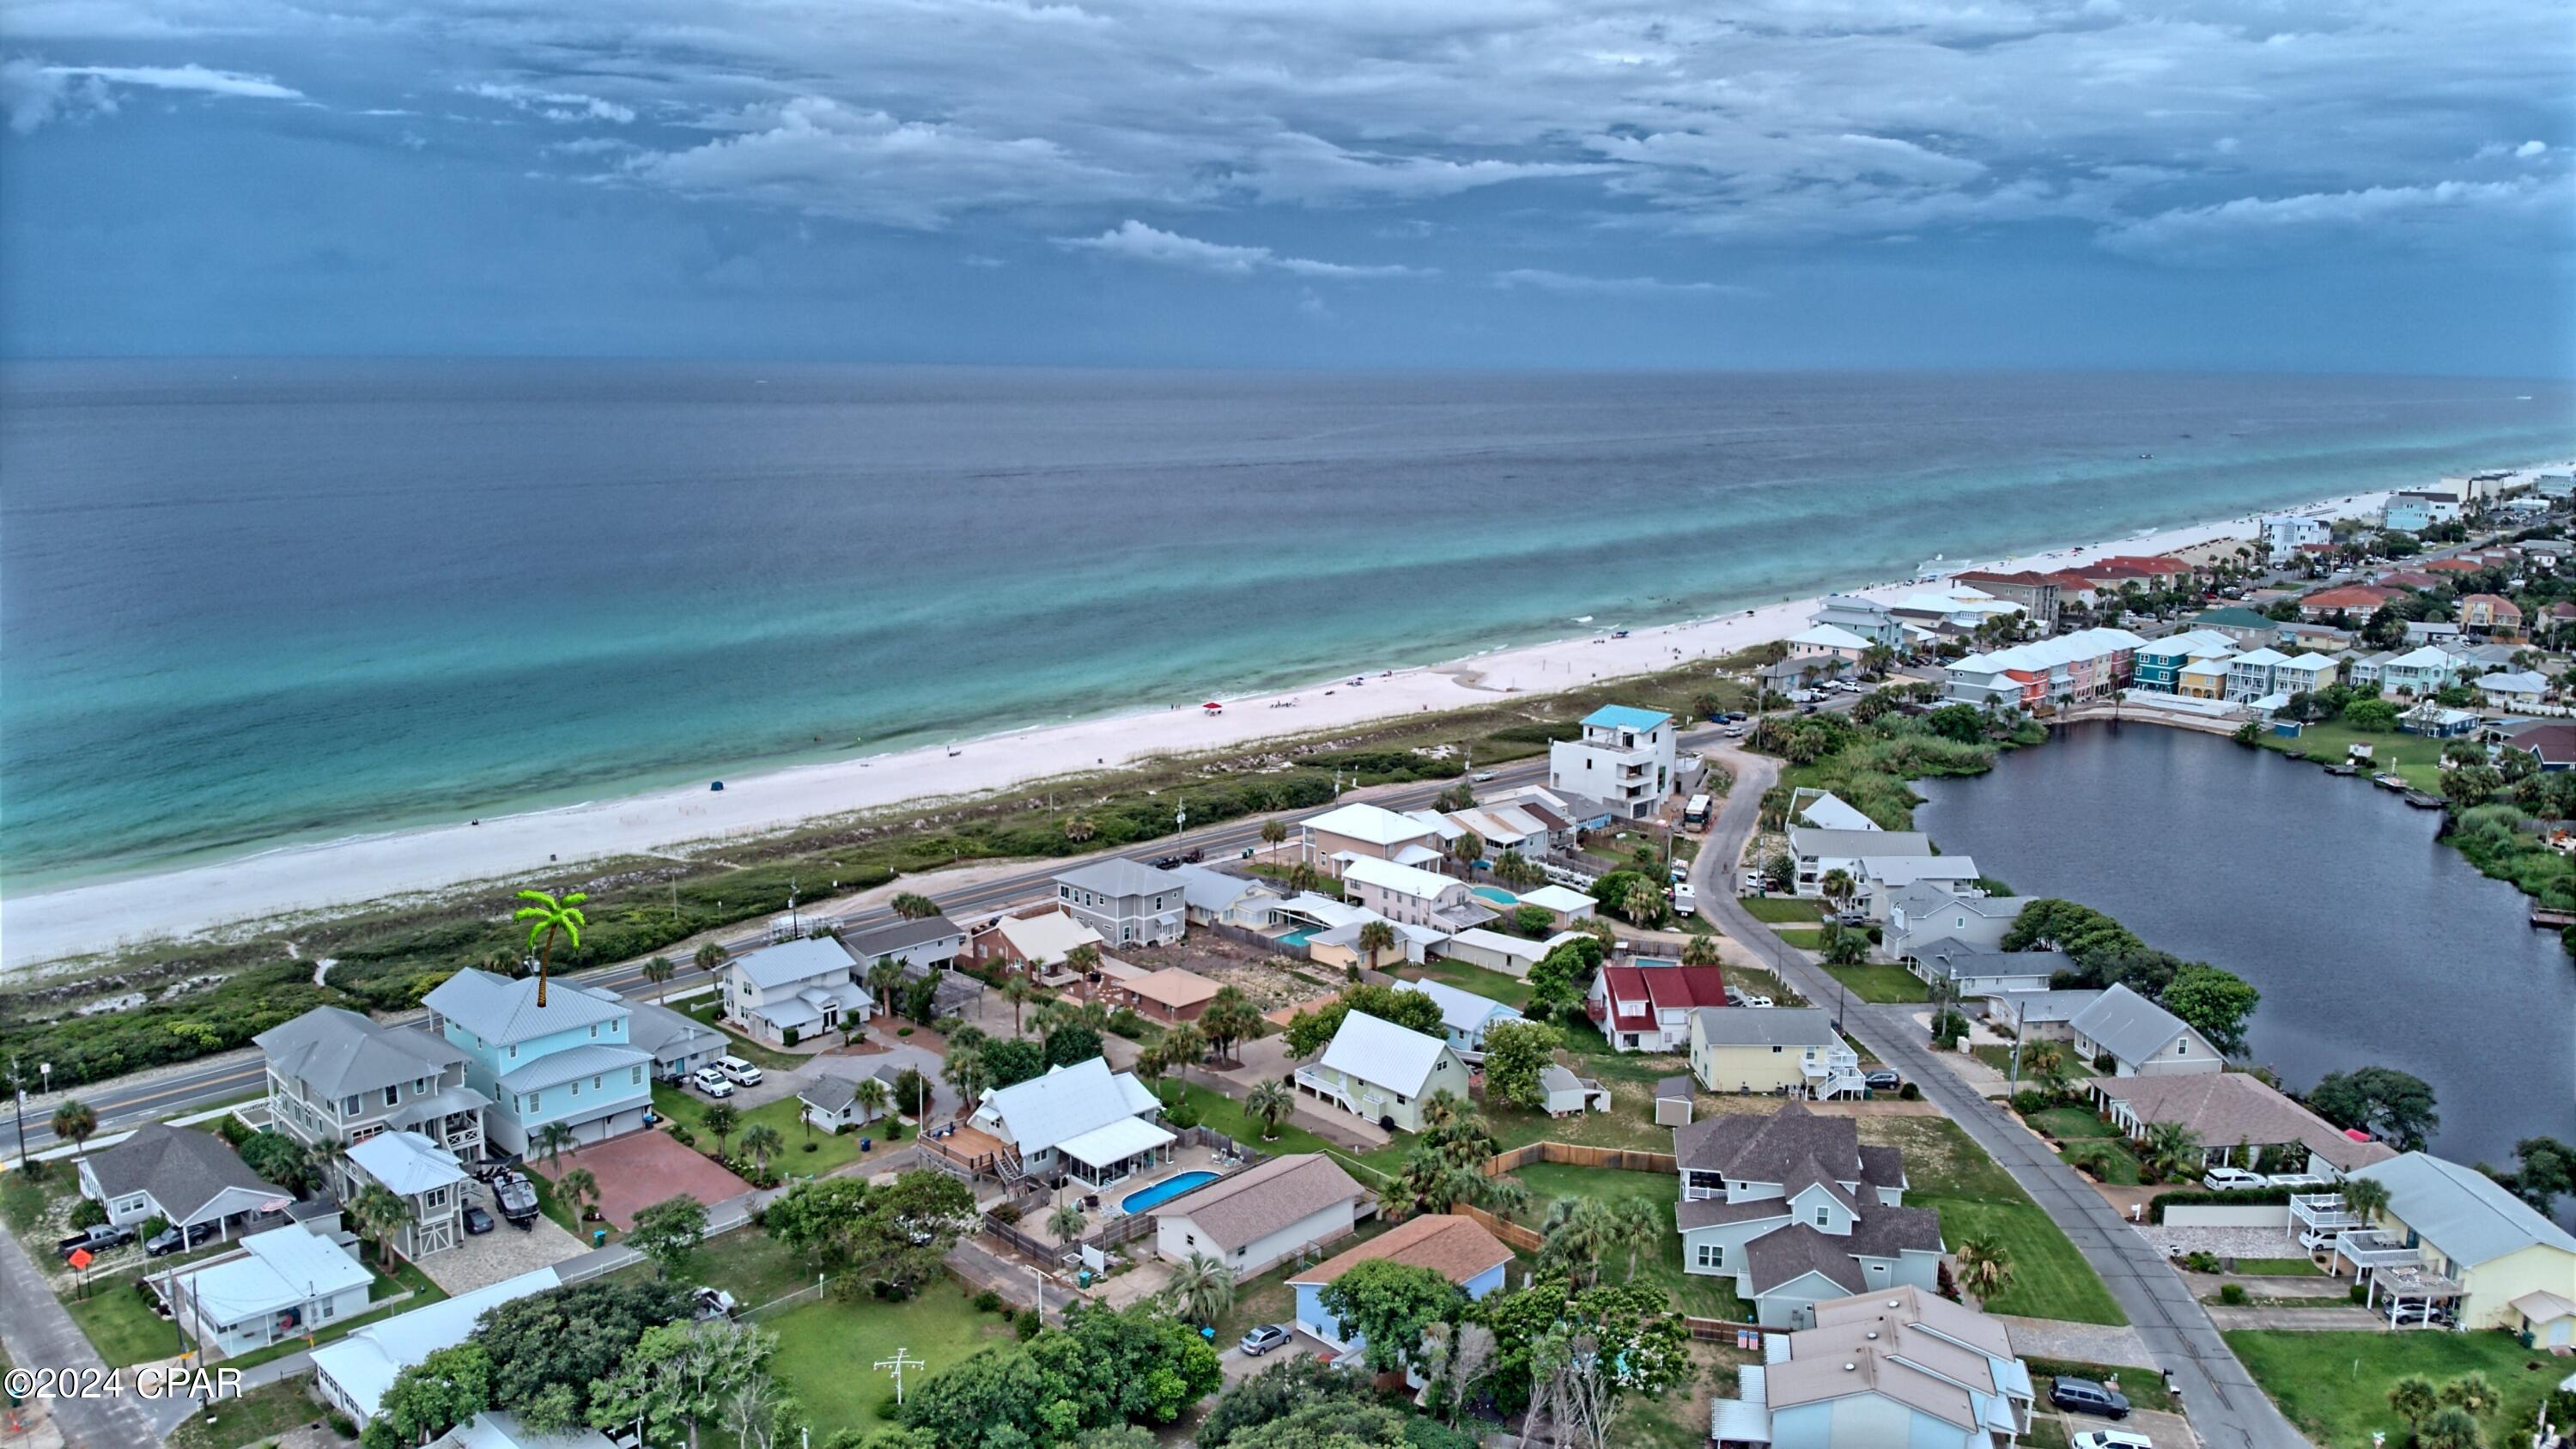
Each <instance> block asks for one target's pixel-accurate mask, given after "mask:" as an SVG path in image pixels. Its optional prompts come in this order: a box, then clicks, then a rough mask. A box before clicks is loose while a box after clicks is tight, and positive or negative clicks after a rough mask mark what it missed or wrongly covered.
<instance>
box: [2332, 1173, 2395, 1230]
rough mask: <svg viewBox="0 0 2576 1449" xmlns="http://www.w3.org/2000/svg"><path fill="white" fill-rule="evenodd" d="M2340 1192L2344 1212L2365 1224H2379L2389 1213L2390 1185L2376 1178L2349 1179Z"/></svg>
mask: <svg viewBox="0 0 2576 1449" xmlns="http://www.w3.org/2000/svg"><path fill="white" fill-rule="evenodd" d="M2340 1191H2341V1192H2342V1194H2343V1209H2344V1211H2345V1212H2348V1213H2351V1214H2352V1215H2353V1216H2354V1217H2357V1218H2359V1219H2361V1220H2362V1221H2363V1222H2364V1223H2373V1222H2377V1221H2378V1220H2379V1215H2380V1214H2381V1213H2384V1212H2386V1211H2388V1184H2386V1183H2384V1182H2381V1181H2380V1180H2379V1179H2377V1178H2375V1177H2355V1178H2348V1179H2346V1180H2345V1182H2344V1185H2343V1187H2342V1188H2341V1189H2340Z"/></svg>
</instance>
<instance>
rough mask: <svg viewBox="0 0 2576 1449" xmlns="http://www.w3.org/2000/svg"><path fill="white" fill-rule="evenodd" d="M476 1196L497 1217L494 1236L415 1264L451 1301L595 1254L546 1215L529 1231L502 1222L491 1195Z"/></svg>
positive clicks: (477, 1236) (473, 1238)
mask: <svg viewBox="0 0 2576 1449" xmlns="http://www.w3.org/2000/svg"><path fill="white" fill-rule="evenodd" d="M594 1170H596V1169H594ZM476 1194H477V1196H476V1199H475V1201H476V1202H477V1203H478V1204H479V1205H480V1206H481V1207H482V1209H483V1210H484V1211H485V1212H488V1213H490V1214H491V1215H492V1231H490V1232H488V1233H473V1234H468V1235H466V1237H465V1239H464V1241H462V1242H460V1243H458V1244H457V1245H456V1246H455V1247H453V1248H450V1249H449V1250H448V1251H446V1252H444V1253H432V1254H430V1255H429V1256H428V1257H426V1258H415V1259H413V1260H412V1261H413V1262H415V1263H416V1264H418V1265H419V1267H420V1271H422V1272H423V1273H426V1274H428V1275H429V1281H431V1282H432V1283H435V1284H437V1285H438V1286H439V1287H440V1288H442V1289H444V1290H445V1291H446V1293H447V1296H448V1297H450V1298H453V1297H455V1296H456V1295H458V1294H460V1293H471V1292H473V1291H474V1290H475V1289H477V1288H485V1287H489V1286H491V1285H492V1284H494V1283H498V1282H501V1281H502V1280H504V1279H508V1278H516V1277H518V1276H519V1275H520V1274H522V1273H533V1272H535V1271H536V1270H538V1269H539V1268H551V1267H553V1266H554V1265H555V1264H557V1263H561V1262H564V1261H566V1260H568V1259H572V1258H578V1257H580V1256H581V1255H582V1254H583V1253H585V1252H588V1251H589V1249H590V1245H589V1244H588V1243H585V1242H583V1241H582V1240H581V1239H579V1238H576V1237H574V1236H573V1235H572V1234H571V1233H569V1232H567V1231H565V1230H564V1227H563V1225H562V1224H561V1223H558V1222H556V1221H555V1220H554V1219H552V1218H550V1217H546V1216H544V1215H542V1214H540V1215H539V1216H538V1218H537V1220H536V1221H535V1222H534V1223H532V1224H530V1225H529V1226H528V1227H527V1228H526V1229H525V1230H524V1231H522V1230H521V1229H518V1228H514V1227H512V1226H510V1224H509V1223H508V1222H507V1221H506V1220H504V1219H503V1218H502V1216H501V1209H500V1206H499V1205H498V1204H496V1203H495V1202H493V1201H492V1194H491V1189H489V1188H481V1187H478V1188H477V1189H476Z"/></svg>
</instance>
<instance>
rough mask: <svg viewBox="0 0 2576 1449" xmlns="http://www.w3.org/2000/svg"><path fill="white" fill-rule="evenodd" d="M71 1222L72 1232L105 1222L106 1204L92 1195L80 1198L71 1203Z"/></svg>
mask: <svg viewBox="0 0 2576 1449" xmlns="http://www.w3.org/2000/svg"><path fill="white" fill-rule="evenodd" d="M71 1222H72V1231H73V1232H79V1231H80V1230H81V1229H83V1228H95V1227H99V1226H102V1225H104V1224H105V1223H106V1222H107V1205H106V1204H105V1203H102V1202H100V1201H99V1200H98V1199H97V1198H94V1197H85V1198H82V1199H81V1200H80V1201H79V1202H76V1203H73V1204H72V1218H71Z"/></svg>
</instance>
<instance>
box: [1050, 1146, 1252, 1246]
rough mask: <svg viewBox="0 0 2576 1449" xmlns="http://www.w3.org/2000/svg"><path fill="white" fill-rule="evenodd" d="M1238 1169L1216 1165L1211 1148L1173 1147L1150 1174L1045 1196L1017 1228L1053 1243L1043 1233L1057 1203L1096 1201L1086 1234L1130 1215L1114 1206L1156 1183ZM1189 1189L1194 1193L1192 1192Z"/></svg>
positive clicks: (1078, 1186)
mask: <svg viewBox="0 0 2576 1449" xmlns="http://www.w3.org/2000/svg"><path fill="white" fill-rule="evenodd" d="M1240 1170H1241V1169H1240V1168H1229V1167H1227V1166H1225V1165H1224V1164H1223V1163H1220V1162H1218V1161H1217V1160H1216V1152H1215V1150H1214V1149H1213V1148H1207V1147H1180V1148H1175V1149H1174V1150H1173V1152H1172V1160H1171V1161H1170V1162H1167V1163H1164V1164H1163V1165H1161V1166H1159V1167H1156V1168H1155V1169H1154V1170H1153V1171H1151V1172H1140V1173H1138V1174H1136V1175H1135V1176H1134V1177H1131V1178H1129V1179H1127V1180H1126V1181H1125V1182H1121V1183H1117V1184H1114V1185H1112V1186H1110V1187H1107V1188H1104V1189H1101V1190H1100V1191H1099V1192H1097V1193H1093V1192H1091V1190H1090V1189H1088V1188H1086V1187H1083V1186H1082V1184H1081V1183H1079V1182H1076V1183H1075V1184H1074V1185H1073V1186H1071V1187H1067V1188H1066V1189H1065V1190H1064V1191H1062V1192H1058V1193H1050V1194H1048V1195H1047V1196H1046V1197H1045V1198H1044V1199H1043V1201H1042V1205H1041V1206H1038V1207H1033V1208H1030V1209H1028V1210H1027V1211H1025V1212H1023V1213H1022V1214H1021V1217H1020V1221H1019V1223H1018V1227H1019V1230H1020V1231H1021V1232H1024V1233H1027V1234H1028V1235H1029V1236H1031V1237H1034V1238H1037V1239H1040V1240H1041V1241H1044V1242H1047V1243H1057V1242H1058V1239H1057V1238H1056V1236H1055V1234H1053V1233H1050V1232H1048V1231H1047V1228H1046V1217H1047V1214H1048V1213H1051V1212H1053V1211H1055V1205H1056V1204H1057V1203H1058V1202H1072V1203H1080V1202H1082V1201H1083V1199H1084V1197H1085V1196H1086V1195H1088V1196H1095V1197H1097V1198H1099V1200H1100V1206H1099V1207H1096V1208H1087V1209H1086V1213H1087V1217H1088V1222H1087V1224H1086V1226H1085V1228H1084V1231H1085V1232H1089V1231H1091V1230H1092V1229H1095V1228H1098V1227H1099V1226H1100V1225H1101V1224H1102V1223H1103V1222H1109V1221H1114V1220H1115V1219H1118V1218H1123V1217H1128V1216H1131V1214H1128V1213H1126V1212H1123V1211H1121V1210H1120V1209H1119V1207H1118V1204H1119V1203H1120V1202H1122V1201H1124V1200H1125V1199H1126V1197H1127V1195H1128V1194H1130V1193H1137V1192H1143V1191H1144V1190H1145V1189H1147V1188H1149V1187H1152V1186H1153V1185H1155V1184H1156V1183H1159V1182H1167V1181H1169V1180H1171V1179H1172V1178H1175V1177H1179V1176H1181V1175H1182V1174H1184V1173H1190V1172H1213V1173H1215V1174H1216V1175H1217V1176H1219V1177H1223V1176H1225V1175H1226V1174H1227V1173H1228V1172H1230V1171H1240ZM1192 1190H1193V1191H1195V1190H1196V1189H1192ZM1184 1196H1186V1194H1184ZM1147 1211H1148V1212H1151V1211H1152V1209H1147ZM1059 1245H1060V1244H1059Z"/></svg>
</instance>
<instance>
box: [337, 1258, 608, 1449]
mask: <svg viewBox="0 0 2576 1449" xmlns="http://www.w3.org/2000/svg"><path fill="white" fill-rule="evenodd" d="M561 1283H562V1280H561V1279H560V1278H558V1277H557V1276H556V1274H555V1270H554V1269H552V1268H539V1269H537V1270H536V1271H534V1272H530V1273H522V1274H520V1275H518V1276H517V1277H515V1278H507V1279H504V1280H502V1281H501V1282H498V1283H491V1284H486V1285H485V1286H483V1287H481V1288H476V1289H474V1290H472V1291H470V1292H466V1293H459V1294H457V1295H456V1296H455V1297H453V1298H446V1299H441V1300H440V1301H438V1302H436V1303H431V1304H427V1305H425V1306H423V1307H419V1308H414V1309H410V1310H408V1311H406V1312H402V1313H397V1314H395V1315H394V1316H393V1317H391V1318H387V1319H383V1320H381V1321H379V1322H375V1323H371V1324H368V1325H367V1326H366V1327H364V1328H359V1329H353V1330H351V1331H350V1333H349V1334H348V1336H347V1337H345V1338H341V1339H338V1340H335V1341H333V1342H330V1343H326V1344H323V1345H322V1346H321V1347H319V1348H316V1349H314V1350H313V1386H314V1388H315V1389H316V1390H317V1391H318V1392H319V1393H320V1395H321V1398H322V1402H324V1403H326V1404H329V1405H330V1406H332V1407H333V1408H335V1409H338V1410H339V1411H340V1412H341V1413H344V1414H346V1415H348V1416H349V1417H350V1418H351V1419H353V1420H355V1421H356V1422H357V1423H358V1424H360V1425H362V1426H363V1425H364V1424H365V1423H366V1422H367V1421H368V1420H370V1419H373V1418H374V1417H375V1416H376V1411H377V1409H378V1408H380V1407H382V1406H383V1403H384V1398H385V1390H387V1389H390V1388H392V1387H393V1385H394V1380H395V1379H396V1378H398V1377H400V1376H401V1374H402V1371H403V1370H404V1369H407V1368H409V1367H411V1366H412V1365H413V1364H416V1363H418V1362H420V1361H421V1360H422V1359H425V1358H427V1357H429V1356H430V1355H431V1354H433V1353H436V1352H437V1351H438V1350H440V1349H442V1348H454V1347H455V1346H456V1345H458V1344H460V1343H463V1342H464V1341H465V1340H466V1338H467V1336H468V1335H470V1334H472V1333H473V1332H474V1325H475V1323H476V1321H477V1320H479V1319H481V1318H482V1316H483V1315H484V1314H486V1313H489V1312H491V1311H492V1310H493V1309H495V1308H498V1307H500V1306H501V1305H502V1304H504V1303H514V1302H516V1301H518V1300H519V1299H522V1298H527V1297H531V1296H533V1295H535V1294H539V1293H547V1292H551V1291H553V1290H554V1289H555V1288H557V1287H559V1286H561Z"/></svg>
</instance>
